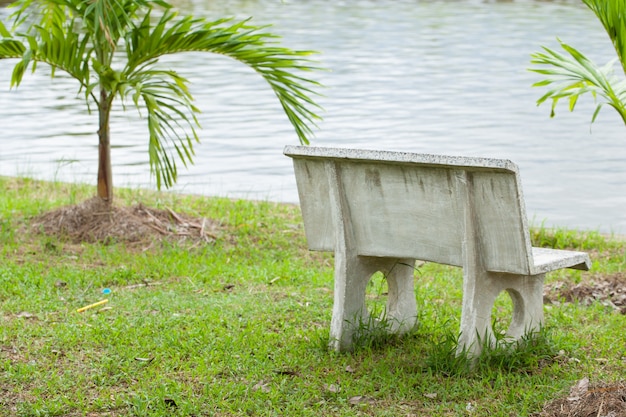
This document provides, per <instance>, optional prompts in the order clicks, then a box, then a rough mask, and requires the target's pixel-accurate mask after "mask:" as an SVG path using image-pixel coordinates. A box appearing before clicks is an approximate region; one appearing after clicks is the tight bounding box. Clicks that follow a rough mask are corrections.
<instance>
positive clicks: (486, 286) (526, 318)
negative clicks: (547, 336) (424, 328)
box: [457, 272, 544, 357]
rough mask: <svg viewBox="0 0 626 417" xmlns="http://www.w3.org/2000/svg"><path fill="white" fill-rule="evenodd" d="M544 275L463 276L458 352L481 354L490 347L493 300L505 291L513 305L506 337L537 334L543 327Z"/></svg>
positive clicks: (492, 336) (492, 274) (491, 343)
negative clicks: (484, 348) (485, 347)
mask: <svg viewBox="0 0 626 417" xmlns="http://www.w3.org/2000/svg"><path fill="white" fill-rule="evenodd" d="M543 280H544V274H540V275H534V276H532V275H531V276H524V275H513V274H503V273H493V272H484V273H481V274H478V275H476V276H474V277H473V278H470V277H467V276H465V277H464V284H463V287H464V288H463V290H464V291H463V310H462V313H461V335H460V337H459V345H458V348H457V353H458V354H460V353H461V352H463V351H466V352H467V353H468V354H469V355H470V356H472V357H476V356H478V355H480V352H481V350H482V348H483V347H484V346H485V345H491V346H493V345H494V343H495V337H494V335H493V330H492V322H491V312H492V310H493V305H494V302H495V300H496V297H497V296H498V295H499V294H500V293H501V292H502V291H507V292H508V293H509V295H510V297H511V300H512V302H513V317H512V319H511V324H510V326H509V329H508V330H507V332H506V337H507V338H511V339H513V340H520V339H521V338H522V337H523V336H524V335H526V334H530V333H533V332H537V331H539V329H540V328H541V325H542V324H543V290H542V289H543Z"/></svg>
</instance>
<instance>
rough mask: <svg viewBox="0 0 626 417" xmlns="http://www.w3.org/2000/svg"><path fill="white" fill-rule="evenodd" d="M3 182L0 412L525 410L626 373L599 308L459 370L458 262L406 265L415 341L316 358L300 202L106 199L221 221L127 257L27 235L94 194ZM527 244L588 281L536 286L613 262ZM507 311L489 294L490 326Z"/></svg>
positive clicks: (323, 333)
mask: <svg viewBox="0 0 626 417" xmlns="http://www.w3.org/2000/svg"><path fill="white" fill-rule="evenodd" d="M0 190H2V191H1V192H0V416H24V417H26V416H72V417H73V416H190V417H191V416H196V417H199V416H249V415H253V416H355V415H356V416H359V415H360V416H464V415H472V416H524V415H530V414H532V413H534V412H538V411H539V410H540V409H541V407H542V406H543V404H544V403H545V402H546V401H548V400H550V399H552V398H555V397H557V396H561V395H565V394H567V392H568V391H569V387H570V386H571V385H573V384H574V383H575V382H576V381H578V380H579V379H580V378H582V377H583V376H589V377H590V378H591V381H592V383H593V382H597V381H605V382H611V381H617V380H619V379H620V378H623V375H624V371H625V368H626V363H625V361H624V357H626V340H625V338H626V336H625V335H624V331H623V329H624V325H625V323H624V316H622V315H620V314H618V313H616V312H614V311H613V309H611V308H609V307H607V306H604V305H603V304H601V303H593V304H591V305H590V306H583V305H580V304H576V303H574V304H571V303H560V304H553V305H547V306H546V311H545V312H546V326H545V329H544V331H542V333H541V334H540V335H539V337H538V338H537V339H535V340H534V341H528V343H526V344H523V345H522V346H521V347H520V348H519V349H517V350H513V349H510V348H509V347H508V346H507V345H506V343H502V344H501V347H500V348H496V349H488V350H487V351H486V353H485V355H483V356H482V357H481V358H479V360H478V362H476V363H474V364H473V366H469V365H468V363H469V362H468V360H466V359H465V358H463V357H460V358H457V357H456V356H455V355H454V352H455V351H456V334H457V331H458V326H459V318H460V308H461V297H462V294H461V284H462V274H461V270H460V269H458V268H451V267H445V266H441V265H436V264H425V265H422V266H420V267H419V269H418V270H417V271H416V284H417V285H416V297H417V302H418V306H419V318H420V325H419V327H418V328H417V329H416V330H415V331H413V332H411V333H410V334H408V335H406V336H403V337H390V336H388V335H385V334H384V333H383V332H375V331H374V332H371V333H370V334H365V336H364V337H363V338H362V339H361V340H360V341H359V343H358V345H357V348H356V349H355V351H354V352H352V353H349V354H337V353H334V352H331V351H328V350H327V349H326V344H327V342H328V338H329V334H328V328H329V325H330V316H331V309H332V288H333V282H332V275H333V260H332V256H331V255H330V254H320V253H311V252H309V251H308V250H307V249H306V245H305V238H304V231H303V228H302V222H301V218H300V213H299V209H298V207H297V206H292V205H281V204H274V203H269V202H251V201H233V200H229V199H217V198H204V197H195V196H181V195H175V194H167V193H154V192H150V191H145V190H122V189H119V190H118V196H117V198H118V202H120V204H122V203H123V204H132V203H135V202H142V203H144V204H146V205H149V206H153V207H161V208H163V207H171V208H173V209H174V210H176V211H177V212H180V213H186V214H191V215H198V216H202V217H207V218H212V219H215V220H218V221H219V222H221V223H222V225H223V229H222V231H221V232H220V234H219V239H218V240H217V241H216V242H215V243H212V244H205V245H188V244H187V245H186V244H175V243H163V244H153V245H151V246H150V247H148V245H146V247H137V246H133V247H125V246H124V245H122V244H113V245H99V244H73V243H70V242H63V241H59V240H57V239H55V238H51V237H47V236H41V235H34V234H32V233H30V232H28V229H27V225H28V224H29V222H30V221H31V219H32V218H33V217H34V216H36V215H37V214H40V213H43V212H44V211H46V210H50V209H52V208H55V207H59V206H61V205H66V204H73V203H78V202H81V201H82V200H84V199H86V198H88V197H90V196H91V195H92V193H93V190H92V188H91V187H86V186H80V185H70V184H61V183H46V182H38V181H34V180H29V179H23V178H20V179H13V178H2V177H0ZM533 239H535V242H536V244H542V245H550V246H555V247H568V248H578V249H584V250H586V251H589V252H590V254H591V256H592V258H593V264H594V270H593V271H592V272H588V273H582V272H580V271H571V270H567V271H559V272H555V273H553V274H550V275H549V276H548V279H547V281H548V283H550V282H554V281H556V280H559V281H564V282H572V283H579V282H585V281H587V280H589V279H592V278H594V279H598V278H601V277H602V276H603V275H608V274H617V273H620V272H621V271H623V269H624V265H625V260H624V253H625V249H626V244H625V243H624V242H622V241H620V240H617V239H612V238H609V237H604V236H602V235H600V234H598V233H577V232H573V231H565V230H557V231H548V230H546V229H543V228H541V229H537V230H534V231H533ZM142 283H148V284H150V285H138V284H142ZM104 288H110V289H111V291H112V292H111V294H108V295H104V294H103V293H102V290H103V289H104ZM385 291H386V284H385V282H384V277H381V276H380V275H377V276H376V277H375V279H374V280H373V283H372V285H371V286H370V288H369V289H368V305H370V306H371V308H373V309H379V311H380V308H381V305H384V299H385V295H384V294H385ZM104 298H108V299H109V302H108V303H107V304H106V305H104V306H103V307H104V308H94V309H90V310H87V311H85V312H83V313H77V312H76V310H77V309H78V308H80V307H83V306H85V305H88V304H91V303H94V302H97V301H99V300H101V299H104ZM510 309H511V306H510V300H508V299H507V297H506V296H503V297H502V298H500V297H499V299H498V302H497V304H496V307H495V308H494V315H495V322H496V323H495V324H496V328H499V327H498V326H500V327H502V326H504V327H506V326H505V324H506V320H507V317H508V315H509V314H510ZM468 404H469V406H468ZM468 408H469V409H471V410H472V411H471V412H469V411H467V410H468Z"/></svg>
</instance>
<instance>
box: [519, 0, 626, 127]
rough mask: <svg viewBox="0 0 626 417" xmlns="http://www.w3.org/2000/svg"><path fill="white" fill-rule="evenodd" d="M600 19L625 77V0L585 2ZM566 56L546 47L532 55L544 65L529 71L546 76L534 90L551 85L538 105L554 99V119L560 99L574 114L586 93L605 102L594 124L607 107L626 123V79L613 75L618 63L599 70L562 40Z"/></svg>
mask: <svg viewBox="0 0 626 417" xmlns="http://www.w3.org/2000/svg"><path fill="white" fill-rule="evenodd" d="M582 1H583V2H584V3H585V4H586V5H587V7H589V9H591V10H592V11H593V12H594V13H595V15H596V16H597V17H598V19H600V22H602V25H603V26H604V29H605V30H606V32H607V34H608V35H609V38H610V39H611V42H612V43H613V46H614V48H615V52H616V53H617V61H619V63H621V68H622V72H623V73H624V75H626V0H582ZM559 43H560V44H561V47H562V48H563V49H564V50H565V52H566V54H562V53H559V52H556V51H554V50H552V49H549V48H546V47H543V49H544V52H537V53H534V54H532V59H531V63H532V64H536V65H541V67H539V68H530V70H531V71H534V72H537V73H539V74H543V75H545V76H546V78H545V79H544V80H542V81H539V82H537V83H535V84H533V86H534V87H544V86H550V90H549V91H548V92H547V93H546V94H544V95H543V96H542V97H541V98H540V99H539V100H538V101H537V105H539V104H541V103H543V102H544V101H546V100H548V99H551V100H552V109H551V113H550V115H551V116H554V114H555V113H554V109H555V108H556V105H557V103H558V101H559V100H560V99H566V100H568V101H569V109H570V111H573V110H574V108H575V106H576V102H577V100H578V98H579V97H580V96H581V95H583V94H585V93H591V95H592V96H593V97H594V98H595V99H597V98H598V97H600V98H602V101H600V102H599V103H597V105H596V108H595V111H594V112H593V116H592V118H591V121H592V122H594V121H595V120H596V117H597V116H598V113H599V112H600V109H601V108H602V106H603V105H604V104H608V105H609V106H611V107H613V108H614V109H615V110H616V111H617V112H618V113H619V114H620V116H621V117H622V120H623V121H624V123H625V124H626V80H625V79H624V77H622V76H620V77H618V76H616V75H615V73H614V66H615V65H614V63H615V60H613V61H611V62H609V63H608V64H606V65H604V66H602V67H599V66H597V65H596V64H594V63H593V62H592V61H591V60H590V59H588V58H587V57H586V56H585V55H584V54H583V53H581V52H580V51H578V50H577V49H575V48H574V47H572V46H570V45H568V44H566V43H564V42H562V41H561V40H559Z"/></svg>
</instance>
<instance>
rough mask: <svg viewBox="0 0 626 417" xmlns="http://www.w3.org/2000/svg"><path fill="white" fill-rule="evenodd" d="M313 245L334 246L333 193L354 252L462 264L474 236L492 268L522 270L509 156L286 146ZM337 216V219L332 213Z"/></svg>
mask: <svg viewBox="0 0 626 417" xmlns="http://www.w3.org/2000/svg"><path fill="white" fill-rule="evenodd" d="M285 155H287V156H289V157H291V158H293V162H294V169H295V173H296V181H297V186H298V193H299V197H300V205H301V210H302V215H303V220H304V224H305V231H306V237H307V242H308V246H309V249H311V250H321V251H333V250H334V249H335V229H336V226H335V223H334V221H336V218H337V216H336V214H333V213H332V205H331V200H332V199H331V195H332V193H335V195H339V196H340V199H341V207H342V210H343V211H344V213H343V216H344V217H345V218H347V219H348V221H350V222H351V230H352V233H353V241H354V245H355V247H356V251H357V253H358V254H359V255H365V256H378V257H386V256H389V257H396V258H414V259H420V260H424V261H431V262H437V263H443V264H448V265H455V266H463V264H464V250H465V249H464V248H465V247H466V246H467V245H468V242H469V241H470V240H471V242H470V243H471V245H472V246H473V247H478V251H479V252H480V256H481V258H482V259H481V262H482V263H483V265H484V267H485V268H486V269H487V270H489V271H494V272H509V273H517V274H528V273H529V271H530V269H531V266H530V265H532V249H531V243H530V235H529V233H528V225H527V220H526V211H525V206H524V200H523V197H522V189H521V183H520V179H519V173H518V168H517V166H516V165H515V164H514V163H512V162H511V161H508V160H501V159H488V158H468V157H450V156H439V155H427V154H413V153H402V152H381V151H364V150H351V149H334V148H315V147H302V146H288V147H286V148H285ZM333 219H335V220H333Z"/></svg>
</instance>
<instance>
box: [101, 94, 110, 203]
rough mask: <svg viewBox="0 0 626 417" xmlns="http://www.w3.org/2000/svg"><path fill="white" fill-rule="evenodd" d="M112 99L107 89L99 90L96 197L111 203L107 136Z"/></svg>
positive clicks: (108, 141) (108, 140) (108, 138)
mask: <svg viewBox="0 0 626 417" xmlns="http://www.w3.org/2000/svg"><path fill="white" fill-rule="evenodd" d="M111 105H112V101H111V100H110V98H109V97H108V95H107V91H106V90H104V89H102V90H100V103H99V105H98V116H99V128H98V140H99V144H98V197H100V198H101V199H103V200H104V201H106V202H107V203H108V204H112V203H113V173H112V169H111V142H110V137H109V118H110V115H111Z"/></svg>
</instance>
